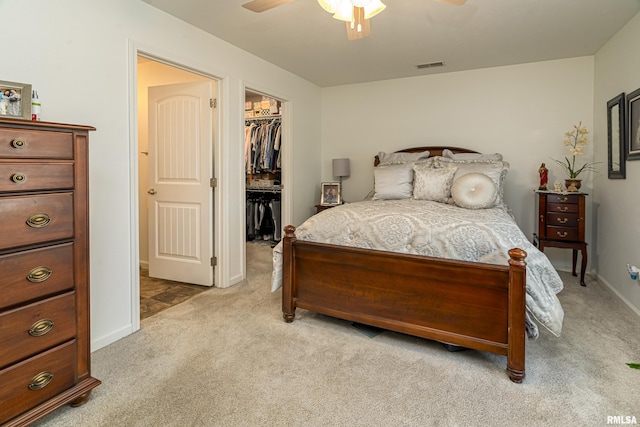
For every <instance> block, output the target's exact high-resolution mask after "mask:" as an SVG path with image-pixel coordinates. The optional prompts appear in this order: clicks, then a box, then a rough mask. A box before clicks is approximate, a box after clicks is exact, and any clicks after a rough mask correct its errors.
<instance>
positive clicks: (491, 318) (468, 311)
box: [272, 147, 563, 383]
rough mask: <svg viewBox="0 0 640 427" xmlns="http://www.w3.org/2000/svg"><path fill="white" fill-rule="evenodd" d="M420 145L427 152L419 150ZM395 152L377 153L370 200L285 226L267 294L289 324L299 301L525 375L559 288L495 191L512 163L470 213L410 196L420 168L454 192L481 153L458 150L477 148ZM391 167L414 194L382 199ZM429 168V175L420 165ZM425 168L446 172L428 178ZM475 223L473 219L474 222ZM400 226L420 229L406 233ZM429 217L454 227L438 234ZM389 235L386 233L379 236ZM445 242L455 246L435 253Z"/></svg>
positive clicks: (516, 377)
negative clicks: (528, 348)
mask: <svg viewBox="0 0 640 427" xmlns="http://www.w3.org/2000/svg"><path fill="white" fill-rule="evenodd" d="M421 153H427V155H426V156H423V157H419V156H420V155H421ZM384 154H385V153H380V155H384ZM443 154H446V155H447V156H449V157H443ZM394 155H395V156H396V157H395V158H396V159H400V160H401V161H400V162H399V163H393V162H392V163H385V164H382V165H379V163H381V161H380V158H379V156H376V160H375V163H374V166H376V168H374V173H376V189H375V191H374V193H373V197H372V200H366V201H363V202H356V203H350V204H348V205H341V206H338V207H334V208H332V209H329V210H326V211H323V212H322V213H320V214H318V215H314V216H313V217H312V218H310V219H309V220H307V221H306V222H305V223H304V224H302V225H301V226H300V227H298V230H296V228H295V227H293V226H287V227H285V229H284V238H283V240H282V241H281V243H280V244H279V245H277V246H276V247H275V248H274V274H273V281H272V290H276V289H278V288H279V286H280V285H281V286H282V312H283V317H284V320H285V321H286V322H292V321H293V320H294V318H295V312H296V308H302V309H307V310H311V311H314V312H317V313H321V314H325V315H329V316H333V317H337V318H340V319H344V320H348V321H352V322H356V323H361V324H365V325H370V326H374V327H378V328H383V329H388V330H392V331H396V332H400V333H405V334H409V335H414V336H418V337H422V338H427V339H431V340H436V341H440V342H442V343H445V344H446V345H449V346H456V347H463V348H469V349H475V350H480V351H487V352H491V353H495V354H499V355H504V356H506V359H507V367H506V371H507V374H508V377H509V378H510V379H511V381H513V382H516V383H521V382H522V381H523V379H524V377H525V341H526V337H527V336H529V337H532V338H535V337H537V335H538V330H537V327H536V322H538V323H540V324H542V325H543V326H545V327H546V328H547V329H548V330H550V331H551V332H552V333H553V334H555V335H559V334H560V329H561V325H562V317H563V312H562V308H561V307H560V305H559V302H558V300H557V297H556V294H557V293H558V292H560V290H561V289H562V282H561V281H560V278H559V276H558V275H557V273H556V271H555V270H554V269H553V267H552V266H551V264H550V262H549V261H548V259H547V258H546V256H545V255H544V254H542V253H541V252H539V251H538V250H537V249H536V248H535V247H534V246H533V245H532V244H531V243H530V242H528V240H527V239H526V238H525V237H524V234H523V233H522V232H521V231H520V229H519V228H518V227H517V225H516V224H515V220H514V219H513V217H512V216H511V213H510V211H509V210H508V208H507V207H506V205H504V201H503V200H502V199H501V198H502V194H501V185H502V182H500V181H501V180H503V179H504V175H505V174H506V170H508V164H507V167H506V168H504V167H503V168H502V169H501V171H500V173H499V176H493V177H492V179H493V183H494V187H495V188H494V191H495V193H496V194H495V205H494V204H491V205H487V206H481V207H479V208H478V207H475V206H474V207H473V209H467V208H466V206H465V207H460V206H457V203H458V202H457V201H455V202H452V201H451V197H450V196H449V198H448V199H447V200H444V199H443V200H437V198H438V197H442V195H439V194H437V195H436V196H434V197H435V199H436V200H431V199H433V197H432V196H433V195H428V196H429V197H427V199H429V200H422V199H420V200H414V197H417V194H418V193H419V191H423V190H419V189H420V188H421V185H422V184H420V185H419V177H421V176H422V177H423V178H421V179H422V180H423V181H424V176H428V177H429V179H440V178H441V177H442V176H445V175H446V176H445V181H446V179H449V181H447V182H448V184H449V185H451V186H453V184H456V186H455V187H454V189H457V188H458V187H460V186H459V185H457V184H458V183H459V182H461V181H462V180H458V179H459V178H460V176H458V177H457V178H456V179H455V180H454V178H453V176H454V175H455V171H454V172H453V173H452V172H451V170H453V169H455V170H458V173H459V172H460V169H462V170H464V168H465V167H468V164H473V165H474V167H476V166H479V164H480V163H482V164H484V163H485V160H484V158H483V159H482V160H477V161H473V160H461V159H463V158H466V157H463V155H469V156H471V157H473V155H479V156H482V155H480V154H479V153H476V152H474V151H472V150H467V149H462V148H454V147H418V148H411V149H406V150H401V151H399V152H396V153H394ZM398 156H399V157H398ZM402 156H406V157H402ZM457 156H461V157H459V158H458V157H457ZM389 157H393V156H389ZM402 159H406V161H402ZM452 159H457V160H452ZM387 160H388V159H387ZM449 160H452V161H449ZM500 160H501V158H500ZM438 162H439V163H438ZM486 162H487V163H494V164H503V165H504V164H506V162H501V161H497V160H496V161H494V160H492V159H490V160H487V161H486ZM395 164H404V165H405V166H403V167H402V168H405V167H406V168H407V169H409V168H410V169H411V170H412V171H413V173H414V176H415V182H411V185H412V186H413V187H412V191H413V196H412V197H408V198H407V197H404V198H403V199H400V200H397V199H394V197H396V196H394V197H391V200H389V199H388V198H385V197H383V196H382V195H383V193H384V191H386V190H387V189H386V188H385V187H384V186H383V184H380V185H378V182H380V183H382V182H383V179H382V178H379V177H383V176H384V175H383V172H384V173H388V171H389V170H392V169H394V167H395V166H394V165H395ZM454 164H457V165H458V166H454ZM463 164H464V167H462V166H463ZM434 165H435V166H434ZM480 166H481V165H480ZM385 167H387V168H386V169H385ZM378 168H380V169H378ZM419 168H423V169H419ZM482 168H484V166H482ZM482 168H481V170H482V171H484V169H482ZM396 169H401V167H398V168H396ZM426 169H429V171H428V173H429V175H424V174H423V172H420V171H421V170H426ZM431 169H442V170H438V171H436V172H437V174H438V175H437V176H436V175H433V174H434V173H435V172H433V171H431ZM445 169H451V170H445ZM472 169H473V168H472ZM378 172H379V173H378ZM394 173H395V172H394ZM449 175H451V176H449ZM463 175H464V173H463ZM476 175H478V174H476ZM480 175H482V174H480ZM489 175H491V173H489ZM434 176H435V178H433V177H434ZM467 178H470V177H467ZM476 178H479V177H476ZM394 179H395V178H394ZM483 179H485V181H486V176H484V178H483ZM467 181H468V179H467ZM443 182H444V181H443ZM482 182H483V183H484V181H482ZM474 185H475V184H474ZM478 188H479V184H478ZM394 191H395V190H394ZM429 191H431V190H428V191H427V193H428V192H429ZM451 191H452V190H450V193H451ZM467 191H470V190H469V189H467ZM474 191H475V188H474ZM436 193H437V192H436ZM457 194H461V193H460V191H459V190H457ZM465 194H466V193H465ZM473 194H475V193H473ZM376 195H378V196H380V197H376ZM381 197H382V198H381ZM471 202H474V201H473V200H472V201H471ZM471 202H470V203H471ZM465 203H466V202H465ZM474 203H475V202H474ZM491 203H494V202H491ZM460 205H463V203H462V202H460ZM394 209H395V211H394ZM389 212H392V213H389ZM393 212H398V213H393ZM409 214H410V215H411V216H410V217H405V216H404V215H409ZM367 215H371V217H367ZM483 218H484V219H483ZM474 222H478V223H479V225H478V226H477V229H476V228H475V227H476V225H474V224H473V223H474ZM362 223H367V224H371V225H373V224H377V223H379V227H380V228H378V229H373V230H369V229H368V226H366V227H365V226H363V225H362ZM407 224H413V226H414V227H415V228H416V230H413V231H408V230H406V229H405V228H407V227H408V226H407ZM434 224H439V226H438V227H444V228H449V229H451V230H452V231H451V232H444V231H440V228H438V227H436V226H435V225H434ZM323 227H324V228H323ZM343 227H344V228H345V230H341V228H343ZM493 228H496V229H500V230H499V231H494V230H493ZM333 229H335V232H334V231H332V230H333ZM503 229H504V230H503ZM389 230H391V231H389ZM478 230H479V231H478ZM385 234H388V236H386V237H385V236H383V237H381V238H379V236H381V235H385ZM494 234H495V236H494ZM503 234H504V236H503ZM354 236H355V237H354ZM486 236H488V238H486ZM505 236H506V237H505ZM485 238H486V239H485ZM406 239H408V240H406ZM373 240H384V241H385V242H387V243H385V244H386V245H387V246H384V247H380V246H378V244H376V243H375V242H373ZM485 240H495V241H496V242H490V243H485ZM452 241H453V242H457V243H455V244H451V242H452ZM388 242H393V243H391V244H388ZM394 245H395V246H394ZM447 246H454V249H453V250H451V251H450V250H449V249H447V248H445V249H442V248H444V247H447ZM471 246H476V247H479V248H481V249H479V252H480V255H478V254H477V253H475V252H477V251H476V249H473V251H472V250H469V248H470V247H471ZM424 248H427V249H426V250H425V249H424ZM456 248H457V249H456ZM496 248H498V249H496ZM503 249H504V250H503ZM467 252H469V254H467ZM471 252H474V253H471ZM425 254H427V255H425ZM429 254H436V256H432V255H429ZM465 258H468V259H465ZM469 259H472V261H470V260H469ZM528 264H530V265H528Z"/></svg>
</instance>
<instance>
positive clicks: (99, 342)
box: [91, 324, 134, 353]
mask: <svg viewBox="0 0 640 427" xmlns="http://www.w3.org/2000/svg"><path fill="white" fill-rule="evenodd" d="M133 332H134V331H133V326H132V325H131V324H129V325H127V326H125V327H122V328H120V329H118V330H117V331H114V332H112V333H110V334H108V335H105V336H103V337H101V338H97V339H94V340H91V352H92V353H93V352H94V351H96V350H100V349H101V348H102V347H106V346H108V345H109V344H112V343H114V342H116V341H118V340H119V339H121V338H124V337H126V336H128V335H131V334H132V333H133Z"/></svg>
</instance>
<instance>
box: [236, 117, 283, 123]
mask: <svg viewBox="0 0 640 427" xmlns="http://www.w3.org/2000/svg"><path fill="white" fill-rule="evenodd" d="M281 119H282V116H261V117H245V118H244V121H245V122H249V121H260V120H269V121H272V120H276V121H280V120H281Z"/></svg>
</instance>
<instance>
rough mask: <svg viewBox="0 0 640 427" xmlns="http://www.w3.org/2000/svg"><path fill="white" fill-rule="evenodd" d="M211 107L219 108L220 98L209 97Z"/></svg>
mask: <svg viewBox="0 0 640 427" xmlns="http://www.w3.org/2000/svg"><path fill="white" fill-rule="evenodd" d="M209 107H211V108H218V98H209Z"/></svg>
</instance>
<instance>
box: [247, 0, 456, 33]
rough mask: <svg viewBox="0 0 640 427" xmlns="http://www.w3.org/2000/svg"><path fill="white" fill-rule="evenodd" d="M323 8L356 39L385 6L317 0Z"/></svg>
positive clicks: (267, 0) (259, 0) (272, 1)
mask: <svg viewBox="0 0 640 427" xmlns="http://www.w3.org/2000/svg"><path fill="white" fill-rule="evenodd" d="M292 1H293V0H252V1H250V2H248V3H245V4H243V5H242V7H244V8H245V9H248V10H250V11H252V12H257V13H261V12H265V11H267V10H270V9H273V8H275V7H278V6H282V5H283V4H287V3H290V2H292ZM436 1H439V2H441V3H449V4H453V5H456V6H462V5H463V4H465V3H466V2H467V0H436ZM318 3H320V6H322V8H323V9H324V10H326V11H327V12H329V13H332V14H333V17H334V18H336V19H339V20H341V21H345V23H346V27H347V38H348V39H349V40H357V39H361V38H364V37H367V36H369V35H370V34H371V26H370V24H369V19H371V18H372V17H373V16H375V15H377V14H378V13H380V12H382V10H384V8H385V7H386V6H385V5H384V4H383V3H382V2H381V1H380V0H318Z"/></svg>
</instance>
